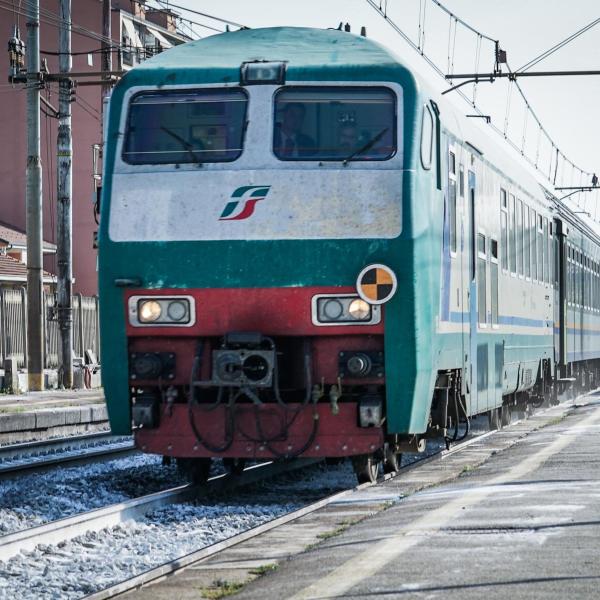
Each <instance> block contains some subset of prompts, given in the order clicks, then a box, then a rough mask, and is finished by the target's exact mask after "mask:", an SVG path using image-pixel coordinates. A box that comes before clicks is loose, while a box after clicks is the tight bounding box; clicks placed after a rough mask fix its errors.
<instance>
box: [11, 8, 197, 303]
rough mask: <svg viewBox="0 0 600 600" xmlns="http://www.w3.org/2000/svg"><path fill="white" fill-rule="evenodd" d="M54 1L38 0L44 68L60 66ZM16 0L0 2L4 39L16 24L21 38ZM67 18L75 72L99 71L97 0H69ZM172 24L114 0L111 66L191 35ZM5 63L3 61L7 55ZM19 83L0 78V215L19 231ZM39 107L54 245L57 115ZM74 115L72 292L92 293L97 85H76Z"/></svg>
mask: <svg viewBox="0 0 600 600" xmlns="http://www.w3.org/2000/svg"><path fill="white" fill-rule="evenodd" d="M58 4H59V3H58V0H41V13H40V14H41V24H40V47H41V50H42V59H46V60H47V64H48V70H49V72H50V73H56V72H57V71H58V56H57V55H56V53H57V50H58V26H57V20H58V18H59V17H58ZM14 5H15V7H17V8H15V11H13V10H12V9H9V8H5V7H2V8H1V9H0V32H2V33H4V40H5V42H6V41H7V40H8V39H9V38H10V37H11V36H12V33H13V28H14V26H15V25H17V26H18V27H19V29H20V37H21V39H22V40H23V41H24V42H25V43H26V42H27V30H26V21H27V19H26V17H25V15H24V10H25V9H24V8H20V9H19V8H18V7H19V6H21V7H22V6H23V5H24V3H19V2H15V3H14ZM19 13H21V14H19ZM72 22H73V26H74V30H73V34H72V52H73V67H72V68H73V72H98V71H100V70H101V69H102V63H101V56H102V55H101V53H100V48H101V42H100V41H99V40H98V39H97V38H96V37H95V36H100V35H101V33H102V0H72ZM177 25H178V18H177V15H176V14H175V13H173V12H172V11H169V10H159V9H151V8H148V7H147V6H146V4H145V0H112V22H111V27H112V38H113V40H114V42H115V45H118V46H120V48H119V49H118V50H115V51H114V52H113V70H121V69H125V70H127V69H129V68H131V67H132V66H134V65H135V64H137V63H138V62H140V61H141V60H144V59H145V58H148V57H149V56H152V55H153V54H155V53H157V52H161V51H164V50H167V49H168V48H170V47H171V46H174V45H177V44H181V43H183V42H185V41H187V40H188V39H189V38H188V37H187V36H185V35H183V34H182V33H181V32H180V31H178V28H177ZM82 28H85V30H87V31H83V29H82ZM4 64H5V65H8V62H7V61H6V60H5V63H4ZM6 68H7V67H5V69H6ZM5 72H6V71H5ZM87 80H90V81H98V80H99V77H89V78H87ZM87 80H83V79H82V81H87ZM4 81H5V82H6V81H7V79H6V78H5V79H4ZM23 87H24V86H23V85H21V84H16V85H14V86H11V85H10V84H8V83H2V84H0V131H2V141H3V143H2V145H1V146H0V182H2V184H1V185H0V222H2V223H4V224H6V225H8V226H10V227H13V228H14V229H15V230H21V231H24V230H25V166H26V132H25V124H26V121H25V114H26V113H25V92H24V90H23ZM42 95H43V97H44V98H45V99H46V100H47V102H48V103H49V104H50V105H51V106H53V107H57V106H58V92H57V84H56V83H50V84H48V85H47V86H46V89H45V90H43V91H42ZM42 106H43V107H44V112H43V114H42V127H41V130H42V131H41V134H42V138H41V144H42V145H41V148H42V151H41V154H42V170H43V210H44V240H47V241H48V242H49V243H50V244H55V243H56V129H57V120H56V119H55V118H53V116H52V108H49V107H48V106H44V105H42ZM72 114H73V117H72V128H73V274H74V277H75V285H74V292H77V293H82V294H84V295H93V294H95V293H96V292H97V277H96V251H95V250H94V247H93V238H94V232H95V231H96V229H97V225H96V223H95V221H94V212H93V202H94V199H95V183H94V167H93V165H94V159H93V155H94V147H95V146H96V148H98V147H99V146H98V145H99V144H100V143H101V140H102V131H101V88H100V86H99V85H79V86H78V87H77V88H76V100H75V102H74V103H73V105H72ZM97 152H98V151H97V150H96V153H97ZM2 253H3V251H2V247H1V246H0V254H2ZM44 267H45V269H46V270H47V271H49V272H50V273H56V255H55V254H54V253H48V254H45V255H44Z"/></svg>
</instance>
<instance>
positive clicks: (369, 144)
mask: <svg viewBox="0 0 600 600" xmlns="http://www.w3.org/2000/svg"><path fill="white" fill-rule="evenodd" d="M388 129H389V128H388V127H386V128H385V129H382V130H381V131H380V132H379V133H378V134H377V135H376V136H375V137H372V138H371V139H370V140H369V141H368V142H367V143H366V144H365V145H364V146H361V147H360V148H359V149H358V150H355V151H354V152H353V153H352V154H351V155H350V156H348V157H347V158H345V159H344V160H343V161H342V163H343V164H344V165H346V164H347V163H349V162H350V161H351V160H352V159H353V158H356V157H357V156H358V155H359V154H362V153H363V152H366V151H367V150H370V149H371V148H372V147H373V146H374V145H375V144H376V143H377V142H378V141H379V140H380V139H381V138H382V137H383V136H384V134H385V133H387V130H388Z"/></svg>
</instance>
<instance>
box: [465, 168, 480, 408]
mask: <svg viewBox="0 0 600 600" xmlns="http://www.w3.org/2000/svg"><path fill="white" fill-rule="evenodd" d="M468 179H469V196H468V199H467V204H468V211H469V252H468V255H469V294H468V297H469V357H468V360H469V363H470V367H469V390H470V394H469V403H470V407H469V412H470V413H471V414H472V413H474V412H477V396H478V394H477V387H478V386H477V320H478V319H477V307H478V301H477V221H476V217H477V214H476V213H477V211H476V197H475V190H476V177H475V173H474V172H473V171H471V170H469V178H468Z"/></svg>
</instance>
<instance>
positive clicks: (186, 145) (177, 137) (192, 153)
mask: <svg viewBox="0 0 600 600" xmlns="http://www.w3.org/2000/svg"><path fill="white" fill-rule="evenodd" d="M160 128H161V129H162V130H163V131H164V132H165V133H166V134H167V135H170V136H171V137H172V138H173V139H174V140H177V141H178V142H179V143H180V144H181V145H182V146H183V147H184V148H185V150H186V151H187V152H189V154H190V156H191V157H192V158H193V159H194V162H195V163H196V164H197V165H201V164H202V162H203V161H202V160H201V159H200V158H199V157H198V155H197V154H196V152H195V151H194V146H192V144H190V143H189V142H188V141H187V140H186V139H184V138H182V137H181V136H180V135H178V134H177V133H175V132H174V131H172V130H171V129H169V128H168V127H163V126H162V125H161V126H160Z"/></svg>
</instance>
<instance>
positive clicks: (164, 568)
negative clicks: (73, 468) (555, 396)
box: [84, 431, 497, 600]
mask: <svg viewBox="0 0 600 600" xmlns="http://www.w3.org/2000/svg"><path fill="white" fill-rule="evenodd" d="M495 433H497V432H496V431H489V432H486V433H482V434H477V435H474V436H473V437H470V438H468V439H467V440H465V441H464V442H460V443H458V444H456V445H455V446H453V447H452V448H450V449H447V450H441V451H439V452H437V453H435V454H433V455H431V456H425V457H422V458H420V459H418V460H416V461H414V462H412V463H410V464H408V465H405V466H403V467H401V468H400V469H399V470H398V471H397V472H395V473H388V474H385V475H383V476H381V477H380V478H379V479H378V481H377V482H376V483H363V484H360V485H358V486H355V487H352V488H350V489H347V490H344V491H341V492H337V493H335V494H331V495H329V496H327V497H325V498H322V499H320V500H317V501H316V502H312V503H310V504H308V505H306V506H304V507H302V508H300V509H298V510H295V511H292V512H290V513H288V514H285V515H283V516H281V517H277V518H275V519H273V520H271V521H269V522H267V523H264V524H262V525H259V526H257V527H253V528H251V529H248V530H246V531H244V532H242V533H239V534H237V535H234V536H232V537H230V538H228V539H225V540H222V541H219V542H217V543H214V544H211V545H210V546H206V547H204V548H201V549H199V550H197V551H195V552H191V553H189V554H187V555H185V556H182V557H178V558H176V559H174V560H172V561H169V562H166V563H164V564H162V565H160V566H157V567H155V568H152V569H149V570H148V571H146V572H144V573H140V574H139V575H135V576H133V577H131V578H129V579H126V580H124V581H121V582H119V583H117V584H115V585H113V586H110V587H108V588H105V589H103V590H101V591H98V592H94V593H92V594H89V595H87V596H84V599H85V600H107V599H108V598H113V597H115V596H118V595H120V594H123V593H125V592H128V591H131V590H134V589H137V588H140V587H142V586H144V585H147V584H149V583H151V582H153V581H156V580H158V579H160V578H162V577H165V576H167V575H171V574H173V573H175V572H177V571H181V570H182V569H185V568H187V567H189V566H191V565H193V564H194V563H197V562H199V561H202V560H205V559H207V558H210V557H213V556H215V555H217V554H219V553H220V552H223V551H224V550H227V549H228V548H231V547H232V546H235V545H237V544H240V543H242V542H245V541H247V540H250V539H252V538H256V537H258V536H259V535H262V534H264V533H266V532H268V531H271V530H273V529H276V528H278V527H281V526H282V525H285V524H287V523H290V522H292V521H295V520H296V519H299V518H301V517H303V516H305V515H309V514H310V513H313V512H315V511H317V510H319V509H321V508H323V507H325V506H327V505H328V504H332V503H336V502H339V501H340V500H342V499H344V498H345V497H347V496H349V495H350V494H352V493H353V492H355V491H356V490H361V489H365V488H369V487H373V486H375V485H377V484H378V483H381V482H383V481H387V480H389V479H393V478H394V477H397V476H398V475H400V474H405V473H407V472H408V471H411V470H413V469H417V468H421V467H423V466H424V465H426V464H429V463H432V462H439V461H443V460H444V459H445V458H447V457H449V456H452V455H453V454H456V453H458V452H461V451H462V450H464V449H465V448H468V447H469V446H471V445H473V444H475V443H479V442H481V441H482V440H484V439H485V438H487V437H489V436H491V435H493V434H495Z"/></svg>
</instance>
